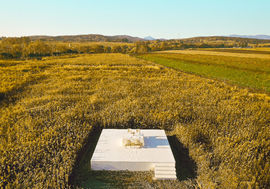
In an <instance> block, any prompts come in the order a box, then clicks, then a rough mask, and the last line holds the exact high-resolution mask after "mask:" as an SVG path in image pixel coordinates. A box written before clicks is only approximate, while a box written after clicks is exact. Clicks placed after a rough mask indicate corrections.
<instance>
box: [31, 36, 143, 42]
mask: <svg viewBox="0 0 270 189" xmlns="http://www.w3.org/2000/svg"><path fill="white" fill-rule="evenodd" d="M29 37H30V39H31V40H42V41H70V42H91V41H95V42H137V41H144V39H142V38H139V37H132V36H129V35H115V36H105V35H99V34H88V35H62V36H44V35H37V36H29Z"/></svg>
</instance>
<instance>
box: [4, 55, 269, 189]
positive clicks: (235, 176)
mask: <svg viewBox="0 0 270 189" xmlns="http://www.w3.org/2000/svg"><path fill="white" fill-rule="evenodd" d="M1 64H2V65H4V66H2V67H0V70H5V72H8V73H10V74H5V75H4V74H3V75H1V80H0V81H1V86H10V85H12V87H6V88H5V87H3V88H4V89H1V90H2V94H3V96H2V99H1V102H0V103H1V106H0V115H1V117H0V125H1V127H0V179H1V182H0V184H1V185H2V186H3V185H6V184H9V185H10V186H11V187H12V186H13V187H14V186H17V187H36V188H42V187H53V188H60V187H67V186H69V185H70V184H74V185H77V186H78V185H79V186H89V185H88V184H89V182H88V181H89V180H87V179H86V180H85V175H84V173H86V174H87V175H88V176H91V175H92V176H93V177H91V179H93V181H95V182H96V184H97V185H99V184H100V185H103V184H104V182H105V184H108V183H109V184H110V186H111V185H113V186H116V187H128V186H130V187H131V186H132V185H134V182H135V183H136V185H140V186H143V187H146V186H147V187H156V188H173V187H175V188H182V187H192V186H194V183H197V185H200V186H203V187H205V188H208V187H218V188H237V187H238V188H241V187H242V188H246V187H248V186H251V187H255V186H258V187H261V188H267V187H269V185H270V183H269V175H270V172H269V161H270V160H269V157H270V156H269V151H270V141H269V132H270V130H269V129H270V128H269V126H268V125H269V122H270V120H269V113H270V99H269V96H267V95H260V94H253V93H249V92H248V91H247V90H245V89H239V88H237V87H231V86H228V85H226V84H224V83H221V82H218V81H213V80H210V79H205V78H201V77H197V76H194V75H190V74H185V73H182V72H179V71H175V70H171V69H168V68H165V67H162V66H158V65H153V64H151V63H149V62H146V61H143V60H139V59H136V58H134V57H130V56H128V55H121V54H96V55H81V56H75V57H60V58H54V57H52V58H49V59H48V60H44V61H21V62H16V61H15V62H14V61H5V62H1ZM13 64H19V66H18V69H15V67H14V65H13ZM26 68H27V69H28V70H29V71H27V72H26V71H23V70H24V69H26ZM25 73H28V74H29V75H24V74H25ZM18 76H20V77H19V78H21V79H18ZM23 78H28V79H23ZM6 82H9V83H10V84H8V83H6ZM102 127H108V128H128V127H133V128H161V129H166V130H167V132H168V134H169V135H170V136H172V137H176V138H177V139H178V140H179V141H180V142H181V143H182V144H183V145H184V146H185V147H187V148H188V150H189V153H188V154H189V155H190V156H191V157H192V159H194V161H195V162H196V164H197V178H194V177H187V176H185V174H187V173H185V172H186V171H185V172H181V171H180V172H178V173H180V175H178V178H179V180H178V181H176V182H170V181H168V182H154V181H152V179H151V175H150V174H149V173H145V174H139V175H138V173H134V174H131V173H129V172H128V173H116V174H115V175H114V174H111V173H106V174H105V173H101V174H99V173H93V172H90V173H89V170H87V169H86V168H85V167H84V165H87V163H84V162H89V159H87V158H90V157H89V156H88V155H87V154H88V153H89V152H91V149H88V148H87V145H85V144H89V141H90V143H91V140H90V139H91V136H92V134H95V133H94V130H93V128H102ZM89 134H90V135H89ZM181 143H179V145H178V146H180V144H181ZM182 144H181V145H182ZM84 146H85V147H84ZM176 157H177V156H176ZM178 157H182V156H181V155H180V156H178ZM183 161H184V159H183V158H181V160H180V162H179V160H178V159H177V162H178V164H179V163H183ZM184 162H185V161H184ZM136 176H138V178H137V179H136ZM188 178H190V179H191V180H189V179H188ZM91 179H90V180H91ZM106 182H107V183H106Z"/></svg>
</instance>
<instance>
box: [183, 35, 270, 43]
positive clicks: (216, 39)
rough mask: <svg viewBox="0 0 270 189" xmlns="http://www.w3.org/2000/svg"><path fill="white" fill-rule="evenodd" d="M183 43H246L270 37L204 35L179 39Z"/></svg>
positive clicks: (265, 41) (269, 41) (263, 41)
mask: <svg viewBox="0 0 270 189" xmlns="http://www.w3.org/2000/svg"><path fill="white" fill-rule="evenodd" d="M179 40H180V41H183V42H185V43H200V42H222V41H224V42H226V41H233V42H248V43H270V39H256V38H244V37H226V36H205V37H192V38H185V39H179Z"/></svg>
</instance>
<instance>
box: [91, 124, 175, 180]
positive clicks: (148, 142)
mask: <svg viewBox="0 0 270 189" xmlns="http://www.w3.org/2000/svg"><path fill="white" fill-rule="evenodd" d="M141 132H142V134H143V135H144V146H143V147H142V148H127V147H125V146H123V145H122V138H123V137H124V136H125V135H126V133H127V129H103V130H102V133H101V135H100V138H99V141H98V143H97V146H96V149H95V151H94V154H93V156H92V159H91V169H92V170H129V171H148V170H154V171H155V174H156V176H157V177H156V178H157V179H162V178H164V179H176V176H175V175H176V174H175V160H174V156H173V153H172V151H171V148H170V144H169V142H168V140H167V136H166V134H165V131H164V130H157V129H151V130H148V129H144V130H141ZM162 175H163V177H162Z"/></svg>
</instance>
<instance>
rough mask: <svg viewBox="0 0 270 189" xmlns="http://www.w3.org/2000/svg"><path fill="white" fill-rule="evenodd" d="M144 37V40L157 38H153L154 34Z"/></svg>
mask: <svg viewBox="0 0 270 189" xmlns="http://www.w3.org/2000/svg"><path fill="white" fill-rule="evenodd" d="M143 39H144V40H147V41H151V40H156V39H155V38H153V37H152V36H147V37H144V38H143Z"/></svg>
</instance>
